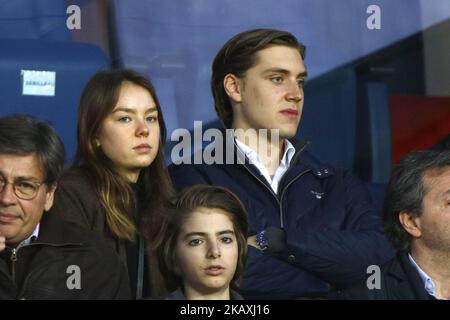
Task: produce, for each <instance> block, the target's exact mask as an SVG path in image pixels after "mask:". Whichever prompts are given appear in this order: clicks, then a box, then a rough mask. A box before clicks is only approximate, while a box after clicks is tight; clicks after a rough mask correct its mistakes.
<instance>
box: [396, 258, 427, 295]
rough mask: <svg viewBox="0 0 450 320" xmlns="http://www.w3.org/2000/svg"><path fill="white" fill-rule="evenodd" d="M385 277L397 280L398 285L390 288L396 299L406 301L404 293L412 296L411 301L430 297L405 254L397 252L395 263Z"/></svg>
mask: <svg viewBox="0 0 450 320" xmlns="http://www.w3.org/2000/svg"><path fill="white" fill-rule="evenodd" d="M387 276H390V277H393V278H396V279H397V283H398V285H397V286H395V287H392V293H393V295H395V296H396V297H397V298H398V299H406V297H405V293H406V292H408V293H410V294H412V295H413V299H419V300H429V299H430V296H429V295H428V293H427V292H426V290H425V288H424V284H423V282H422V279H421V278H420V276H419V274H418V273H417V270H415V269H414V267H413V266H412V265H411V262H410V261H409V259H408V253H407V252H398V253H397V257H396V263H394V264H393V265H392V268H390V269H389V271H388V272H387Z"/></svg>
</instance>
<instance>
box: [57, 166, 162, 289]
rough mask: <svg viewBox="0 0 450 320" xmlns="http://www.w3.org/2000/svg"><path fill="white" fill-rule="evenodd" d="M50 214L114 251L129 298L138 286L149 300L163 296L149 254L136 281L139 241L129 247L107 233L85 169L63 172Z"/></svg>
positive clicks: (151, 257) (160, 277) (160, 284)
mask: <svg viewBox="0 0 450 320" xmlns="http://www.w3.org/2000/svg"><path fill="white" fill-rule="evenodd" d="M50 213H52V214H53V213H55V214H57V215H59V216H60V217H61V218H62V219H63V220H65V221H69V222H72V223H74V224H76V225H79V226H80V227H82V228H84V229H88V230H92V231H93V232H94V233H95V234H97V235H98V236H100V237H101V238H102V239H103V240H104V241H105V242H106V243H107V244H108V245H109V246H110V247H111V248H113V249H114V250H115V251H116V252H117V254H118V255H119V256H120V258H121V260H122V261H123V263H124V264H125V266H126V267H127V270H128V271H129V276H130V283H131V288H132V294H133V297H135V296H136V288H137V287H138V286H140V285H142V286H143V287H144V294H145V293H147V294H151V296H152V297H153V298H162V297H164V296H165V295H167V292H166V289H165V287H164V284H163V281H162V276H161V275H160V273H159V268H158V265H157V263H156V259H155V258H154V257H153V255H146V258H147V260H146V263H145V266H144V268H145V271H144V279H142V280H141V281H139V279H137V273H138V271H137V270H136V269H137V262H136V265H135V263H134V262H135V261H137V260H138V259H139V257H138V250H139V247H138V244H139V241H137V243H136V246H134V248H133V244H132V243H130V242H129V241H125V240H122V239H118V238H117V237H115V236H113V235H112V234H111V232H110V231H109V228H108V225H107V221H106V213H105V211H104V209H103V206H102V204H101V202H100V200H99V198H98V196H97V193H96V191H95V189H94V187H93V186H92V184H91V183H90V182H89V179H88V177H87V173H86V170H84V169H83V168H77V169H71V170H68V171H67V172H65V173H64V175H63V177H62V179H61V180H60V182H59V184H58V188H57V189H56V193H55V202H54V204H53V207H52V209H51V210H50ZM134 275H136V276H134ZM133 280H134V281H133ZM142 282H143V283H142ZM147 291H150V292H147Z"/></svg>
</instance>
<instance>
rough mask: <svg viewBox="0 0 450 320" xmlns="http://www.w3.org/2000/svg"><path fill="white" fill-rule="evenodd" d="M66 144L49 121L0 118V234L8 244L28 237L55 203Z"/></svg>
mask: <svg viewBox="0 0 450 320" xmlns="http://www.w3.org/2000/svg"><path fill="white" fill-rule="evenodd" d="M64 161H65V152H64V146H63V143H62V141H61V139H60V138H59V136H58V135H57V133H56V132H55V130H54V129H53V128H52V127H51V126H49V125H48V124H47V123H46V122H43V121H40V120H37V119H35V118H32V117H30V116H9V117H4V118H0V235H2V236H4V237H6V243H7V245H9V246H16V245H18V244H19V243H20V242H21V241H23V240H25V239H27V238H28V237H29V236H30V235H31V233H32V232H33V230H34V229H35V228H36V226H37V224H38V223H39V221H40V220H41V217H42V214H43V213H44V211H48V210H49V209H50V208H51V206H52V205H53V195H54V192H55V189H56V183H57V181H58V179H59V177H60V176H61V173H62V171H63V167H64Z"/></svg>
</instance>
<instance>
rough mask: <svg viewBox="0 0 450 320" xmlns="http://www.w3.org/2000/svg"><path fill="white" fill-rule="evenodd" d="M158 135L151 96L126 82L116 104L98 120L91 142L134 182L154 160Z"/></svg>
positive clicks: (155, 110) (156, 115)
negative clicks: (94, 136) (97, 126)
mask: <svg viewBox="0 0 450 320" xmlns="http://www.w3.org/2000/svg"><path fill="white" fill-rule="evenodd" d="M159 136H160V128H159V123H158V110H157V108H156V104H155V101H154V100H153V97H152V96H151V94H150V93H149V92H148V91H147V90H146V89H145V88H143V87H140V86H138V85H135V84H133V83H131V82H127V81H125V82H123V84H122V86H121V88H120V94H119V99H118V101H117V104H116V105H115V106H114V108H113V110H112V112H111V113H110V114H109V115H108V116H107V117H106V118H105V119H104V120H103V122H102V123H101V125H100V129H99V132H98V135H97V136H96V138H95V141H94V143H95V145H96V146H97V147H100V148H102V150H103V152H104V154H105V155H106V156H107V157H108V158H109V159H110V160H111V161H112V162H113V163H114V165H115V167H116V169H117V170H118V172H119V173H120V174H121V175H122V176H123V177H124V178H126V179H128V180H129V181H132V182H136V181H137V179H138V177H139V172H140V170H141V169H142V168H145V167H148V166H149V165H150V164H151V163H152V162H153V160H154V159H155V157H156V155H157V153H158V148H159Z"/></svg>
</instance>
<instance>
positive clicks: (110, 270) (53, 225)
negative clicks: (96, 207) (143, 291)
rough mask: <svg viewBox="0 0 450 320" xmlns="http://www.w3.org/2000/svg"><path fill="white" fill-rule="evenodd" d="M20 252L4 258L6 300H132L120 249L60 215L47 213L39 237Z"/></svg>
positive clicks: (0, 288) (0, 272)
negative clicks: (65, 220) (110, 245)
mask: <svg viewBox="0 0 450 320" xmlns="http://www.w3.org/2000/svg"><path fill="white" fill-rule="evenodd" d="M14 251H15V252H14ZM14 251H13V250H12V249H11V248H6V249H5V250H4V251H2V252H1V253H0V255H1V258H0V299H130V298H131V294H130V284H129V280H128V276H127V273H126V269H125V266H124V264H123V263H122V262H121V261H120V259H119V257H118V255H117V254H116V253H115V252H114V250H112V249H110V248H109V247H107V246H106V245H105V244H104V243H103V242H102V241H100V240H99V239H97V236H95V235H94V234H93V233H91V232H89V231H87V230H85V229H82V228H79V227H78V226H76V225H74V224H72V223H68V222H64V221H62V220H61V219H60V218H59V217H57V216H56V215H52V214H49V213H45V214H44V215H43V217H42V219H41V222H40V229H39V236H38V238H37V239H36V240H35V241H34V242H32V243H31V244H30V245H28V246H24V247H21V248H19V249H17V250H14ZM14 253H15V254H14ZM78 276H79V277H78Z"/></svg>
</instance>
